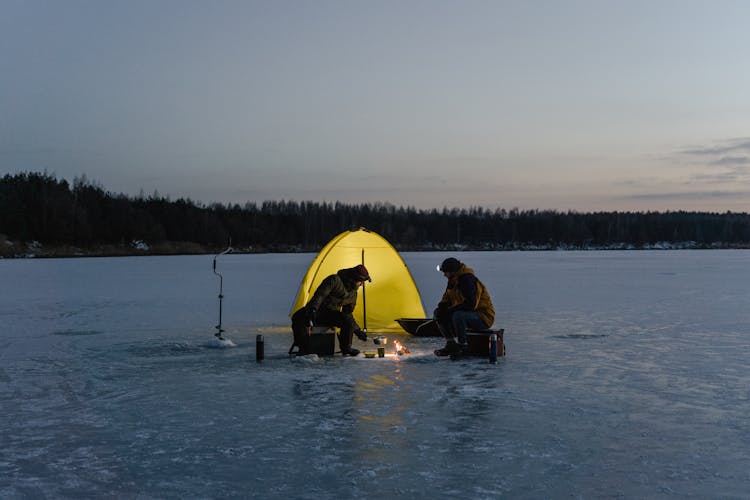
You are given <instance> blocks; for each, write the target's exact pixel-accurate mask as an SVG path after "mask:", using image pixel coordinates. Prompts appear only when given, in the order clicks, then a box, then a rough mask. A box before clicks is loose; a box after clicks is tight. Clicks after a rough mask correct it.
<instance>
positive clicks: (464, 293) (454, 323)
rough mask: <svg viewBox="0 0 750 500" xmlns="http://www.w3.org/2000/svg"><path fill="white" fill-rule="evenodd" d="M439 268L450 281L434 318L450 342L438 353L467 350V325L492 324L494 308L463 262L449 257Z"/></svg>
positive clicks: (478, 327)
mask: <svg viewBox="0 0 750 500" xmlns="http://www.w3.org/2000/svg"><path fill="white" fill-rule="evenodd" d="M438 271H441V272H442V273H443V274H444V275H445V277H446V278H448V285H447V286H446V288H445V293H443V298H442V299H440V303H439V304H438V306H437V309H435V313H434V316H433V318H434V319H435V321H436V322H437V325H438V328H439V329H440V333H442V334H443V337H445V339H446V341H447V343H446V345H445V347H443V348H442V349H438V350H436V351H435V354H436V355H438V356H450V355H451V354H458V353H461V352H465V351H466V349H467V339H466V330H467V329H472V330H487V329H488V328H490V327H491V326H492V323H493V322H494V321H495V308H494V306H493V305H492V299H491V298H490V293H489V292H488V291H487V288H486V287H485V286H484V284H483V283H482V282H481V281H479V279H478V278H477V277H476V276H474V270H473V269H470V268H469V267H467V266H466V264H464V263H463V262H460V261H459V260H458V259H455V258H453V257H448V258H447V259H445V260H444V261H443V262H442V264H440V265H439V266H438Z"/></svg>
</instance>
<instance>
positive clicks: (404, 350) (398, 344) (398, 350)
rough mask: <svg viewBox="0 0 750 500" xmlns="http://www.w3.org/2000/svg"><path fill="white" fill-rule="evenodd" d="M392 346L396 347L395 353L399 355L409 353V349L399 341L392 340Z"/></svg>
mask: <svg viewBox="0 0 750 500" xmlns="http://www.w3.org/2000/svg"><path fill="white" fill-rule="evenodd" d="M393 347H394V348H395V349H396V354H398V355H399V356H401V355H402V354H409V349H407V348H406V346H404V345H403V344H401V342H399V341H398V340H394V341H393Z"/></svg>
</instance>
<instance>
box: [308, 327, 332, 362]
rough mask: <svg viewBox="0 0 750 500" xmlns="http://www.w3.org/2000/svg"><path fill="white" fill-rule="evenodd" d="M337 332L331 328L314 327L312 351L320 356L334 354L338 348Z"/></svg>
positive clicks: (311, 339) (311, 337)
mask: <svg viewBox="0 0 750 500" xmlns="http://www.w3.org/2000/svg"><path fill="white" fill-rule="evenodd" d="M335 333H336V332H335V331H334V330H332V329H330V328H325V327H319V326H316V327H314V328H313V329H312V334H311V335H310V352H311V353H313V354H317V355H318V356H333V352H334V351H335V350H336V334H335Z"/></svg>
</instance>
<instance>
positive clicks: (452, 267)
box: [437, 257, 461, 273]
mask: <svg viewBox="0 0 750 500" xmlns="http://www.w3.org/2000/svg"><path fill="white" fill-rule="evenodd" d="M460 267H461V262H459V260H458V259H454V258H453V257H448V258H447V259H445V260H444V261H443V263H442V264H440V265H439V266H437V270H438V271H442V272H444V273H455V272H456V271H458V268H460Z"/></svg>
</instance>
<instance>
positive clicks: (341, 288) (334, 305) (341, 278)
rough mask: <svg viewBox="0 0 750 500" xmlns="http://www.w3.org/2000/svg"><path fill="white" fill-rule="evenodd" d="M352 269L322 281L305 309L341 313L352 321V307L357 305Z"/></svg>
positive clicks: (355, 284) (355, 285) (342, 270)
mask: <svg viewBox="0 0 750 500" xmlns="http://www.w3.org/2000/svg"><path fill="white" fill-rule="evenodd" d="M352 269H353V268H352ZM352 269H341V270H339V271H338V272H337V273H336V274H331V275H330V276H328V277H327V278H326V279H324V280H323V281H322V282H321V283H320V285H319V286H318V288H317V289H316V290H315V293H314V294H313V296H312V298H311V299H310V301H309V302H308V303H307V307H308V308H310V307H313V308H315V309H318V310H320V309H327V310H330V311H341V312H342V313H344V315H346V316H349V317H351V320H352V321H354V317H353V316H352V312H353V311H354V306H356V305H357V291H358V287H357V281H356V280H355V279H354V277H353V276H352V273H353V271H352ZM355 325H356V322H355Z"/></svg>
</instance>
